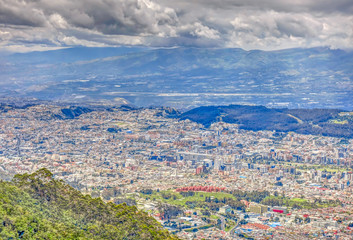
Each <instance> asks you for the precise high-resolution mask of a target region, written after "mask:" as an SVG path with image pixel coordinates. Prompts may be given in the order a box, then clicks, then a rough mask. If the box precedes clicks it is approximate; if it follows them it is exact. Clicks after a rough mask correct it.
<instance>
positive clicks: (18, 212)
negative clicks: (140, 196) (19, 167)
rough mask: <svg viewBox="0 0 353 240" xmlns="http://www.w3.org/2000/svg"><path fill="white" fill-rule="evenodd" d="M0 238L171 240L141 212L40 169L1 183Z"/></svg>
mask: <svg viewBox="0 0 353 240" xmlns="http://www.w3.org/2000/svg"><path fill="white" fill-rule="evenodd" d="M0 239H41V240H42V239H176V238H175V237H174V236H171V235H170V234H169V233H168V232H167V231H166V230H163V228H162V226H161V225H160V224H159V223H158V222H157V221H156V220H155V219H153V218H152V217H149V216H148V215H147V214H146V213H145V212H141V211H139V210H137V209H136V207H130V206H126V205H125V204H121V205H116V204H113V203H104V202H103V201H102V200H101V199H99V198H97V199H93V198H91V197H90V196H88V195H83V194H82V193H81V192H79V191H77V190H75V189H74V188H72V187H70V186H68V185H67V184H65V183H64V182H63V181H57V180H54V179H53V177H52V173H50V172H49V171H48V170H46V169H41V170H39V171H37V172H35V173H33V174H23V175H16V176H15V177H14V179H13V180H12V182H3V181H0Z"/></svg>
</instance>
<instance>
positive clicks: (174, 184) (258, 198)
mask: <svg viewBox="0 0 353 240" xmlns="http://www.w3.org/2000/svg"><path fill="white" fill-rule="evenodd" d="M72 109H74V110H72ZM172 111H173V109H169V108H141V109H132V108H129V107H112V108H108V107H107V108H97V109H95V110H90V109H86V108H78V107H76V108H63V107H62V106H57V105H29V106H26V107H22V108H15V107H9V106H8V107H3V108H2V111H1V114H0V126H1V127H0V176H1V178H2V179H4V180H7V181H8V180H11V178H12V176H14V175H15V174H23V173H31V172H35V171H37V170H39V169H41V168H46V169H48V170H50V171H51V172H52V173H53V174H54V178H55V179H57V180H60V179H62V180H64V181H65V182H67V183H69V184H70V185H71V186H73V187H74V188H76V189H78V190H80V191H81V192H82V193H84V194H89V195H91V196H92V197H94V198H98V197H100V198H102V199H103V200H104V201H106V202H114V203H117V204H120V203H124V202H125V203H126V204H127V205H135V206H136V207H137V208H138V209H140V210H143V211H145V212H147V213H148V214H149V215H150V216H153V217H154V218H155V219H157V220H158V221H159V222H160V223H161V224H162V225H163V226H164V227H165V228H166V229H168V230H169V231H170V232H171V233H173V234H175V235H176V236H177V237H179V238H181V239H242V238H243V239H245V238H247V239H306V238H316V239H321V238H327V237H332V238H336V239H351V238H352V237H353V229H352V228H353V199H352V192H353V187H352V181H353V172H352V167H353V163H352V160H353V141H352V139H346V138H337V137H324V136H314V135H301V134H297V133H293V132H288V133H282V132H276V131H247V130H242V129H240V128H239V126H238V125H236V124H228V123H224V122H222V121H219V122H217V123H213V124H212V125H211V126H210V127H209V128H206V127H204V126H203V125H201V124H197V123H195V122H192V121H190V120H182V121H181V120H178V119H176V118H171V117H169V114H170V113H171V112H172ZM77 112H79V114H77ZM347 114H349V113H347ZM338 124H341V123H338ZM343 124H344V123H343Z"/></svg>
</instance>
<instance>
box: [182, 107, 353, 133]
mask: <svg viewBox="0 0 353 240" xmlns="http://www.w3.org/2000/svg"><path fill="white" fill-rule="evenodd" d="M179 119H181V120H185V119H189V120H191V121H194V122H197V123H201V124H203V125H204V126H205V127H209V126H210V125H211V124H212V123H215V122H219V121H223V122H226V123H233V124H239V127H240V128H241V129H245V130H253V131H259V130H269V131H278V132H290V131H293V132H297V133H301V134H313V135H324V136H332V137H347V138H353V113H350V112H344V111H342V110H338V109H270V108H266V107H263V106H244V105H230V106H204V107H199V108H195V109H192V110H190V111H187V112H184V113H182V114H181V115H180V116H179Z"/></svg>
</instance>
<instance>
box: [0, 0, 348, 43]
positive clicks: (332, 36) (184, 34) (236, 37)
mask: <svg viewBox="0 0 353 240" xmlns="http://www.w3.org/2000/svg"><path fill="white" fill-rule="evenodd" d="M352 16H353V1H351V0H336V1H331V0H291V1H289V0H287V1H285V0H248V1H243V0H219V1H213V0H194V1H189V0H179V1H169V0H168V1H167V0H104V1H96V0H55V1H53V0H0V39H1V42H0V48H3V49H4V48H5V49H6V48H10V46H12V47H11V49H13V48H14V46H17V45H18V46H23V45H25V46H27V47H29V46H36V45H38V46H48V47H50V48H52V47H58V46H63V47H66V46H75V45H84V46H116V45H125V44H129V45H136V44H138V45H150V46H178V45H186V46H200V47H204V46H207V47H210V46H217V47H241V48H246V49H254V48H257V49H279V48H288V47H311V46H323V45H324V46H331V47H334V48H352V47H353V17H352Z"/></svg>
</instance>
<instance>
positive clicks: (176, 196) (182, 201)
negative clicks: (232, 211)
mask: <svg viewBox="0 0 353 240" xmlns="http://www.w3.org/2000/svg"><path fill="white" fill-rule="evenodd" d="M163 194H165V195H169V196H171V197H170V198H169V199H165V198H163V196H162V195H163ZM143 197H146V198H149V199H155V200H159V201H161V202H164V203H168V204H171V205H179V206H183V207H185V206H186V202H188V201H192V202H198V201H201V202H204V201H205V199H206V197H214V198H217V199H219V200H221V199H223V198H225V197H226V198H232V199H236V198H235V197H234V196H233V195H232V194H229V193H224V192H214V193H210V192H195V195H194V196H187V197H183V196H182V195H181V194H180V193H178V192H175V191H173V190H168V191H161V192H153V193H152V194H151V195H146V194H144V195H143Z"/></svg>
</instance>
